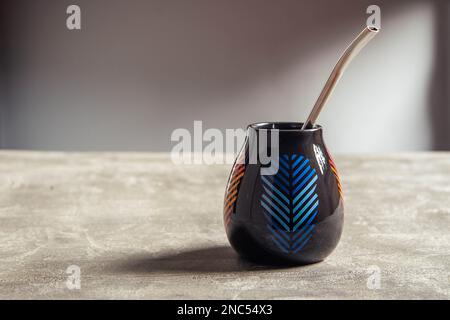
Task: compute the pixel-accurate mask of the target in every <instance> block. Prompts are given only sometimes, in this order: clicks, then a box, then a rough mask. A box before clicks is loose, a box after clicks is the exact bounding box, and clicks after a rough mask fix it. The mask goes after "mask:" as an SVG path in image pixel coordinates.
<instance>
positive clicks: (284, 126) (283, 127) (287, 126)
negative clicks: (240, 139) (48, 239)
mask: <svg viewBox="0 0 450 320" xmlns="http://www.w3.org/2000/svg"><path fill="white" fill-rule="evenodd" d="M302 126H303V123H302V122H257V123H253V124H251V125H249V127H250V128H252V129H254V130H260V129H265V130H273V129H276V130H280V131H305V132H312V131H318V130H320V129H322V127H321V126H320V125H317V124H316V125H314V126H313V127H312V128H311V129H305V130H301V129H302Z"/></svg>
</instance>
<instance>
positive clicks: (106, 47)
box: [0, 0, 450, 153]
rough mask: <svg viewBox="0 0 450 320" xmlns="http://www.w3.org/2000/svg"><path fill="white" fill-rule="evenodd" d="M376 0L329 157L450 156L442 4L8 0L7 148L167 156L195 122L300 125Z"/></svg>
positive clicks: (0, 128) (0, 129) (337, 102)
mask: <svg viewBox="0 0 450 320" xmlns="http://www.w3.org/2000/svg"><path fill="white" fill-rule="evenodd" d="M69 4H78V5H80V7H81V9H82V30H81V31H69V30H67V29H66V26H65V20H66V17H67V16H66V13H65V11H66V8H67V6H68V5H69ZM370 4H378V5H379V6H380V7H381V9H382V31H381V33H380V34H379V35H378V36H377V37H376V38H375V39H374V40H373V42H371V43H370V44H369V45H368V46H367V47H366V49H365V50H364V51H363V52H362V53H361V54H360V56H358V57H357V59H356V60H355V61H354V63H353V64H352V65H351V66H350V67H349V69H348V70H347V73H346V74H345V75H344V77H343V78H342V80H341V82H340V84H339V86H338V88H337V90H336V91H335V93H334V95H333V97H332V99H331V100H330V102H329V105H328V106H327V108H326V109H325V110H324V112H323V114H322V115H321V117H320V119H319V123H320V124H322V125H323V126H324V127H325V138H326V141H327V144H328V146H329V148H330V149H331V150H333V151H334V152H339V153H342V152H388V151H408V150H430V149H446V150H450V110H449V109H450V106H449V104H450V103H449V101H450V99H449V84H450V82H449V73H450V67H449V56H450V50H449V43H450V25H449V20H450V18H449V17H450V6H449V4H448V2H447V1H440V0H430V1H426V0H423V1H401V0H398V1H377V2H373V1H361V0H349V1H345V2H344V1H332V0H314V1H300V0H277V1H275V0H268V1H261V0H239V1H234V0H228V1H226V0H215V1H211V0H186V1H182V0H179V1H172V0H151V1H137V0H132V1H130V0H127V1H125V0H122V1H112V0H107V1H106V0H78V1H70V2H69V1H61V0H53V1H48V0H41V1H23V0H19V1H17V0H16V1H11V0H8V1H2V4H0V6H1V7H2V11H1V14H2V17H1V18H2V19H0V20H1V22H0V23H1V25H0V27H1V30H0V37H1V52H0V54H1V59H0V68H1V69H0V70H1V73H0V74H1V78H0V81H1V85H2V86H1V89H0V95H1V96H0V119H1V123H0V133H1V137H0V138H1V139H0V143H1V145H0V147H2V148H9V149H42V150H81V151H85V150H86V151H90V150H100V151H103V150H122V151H130V150H133V151H148V150H150V151H165V150H170V149H171V146H172V143H171V142H170V134H171V132H172V131H173V130H174V129H175V128H188V129H191V128H192V126H193V121H194V120H203V121H204V127H205V128H209V127H215V128H220V129H225V128H238V127H245V126H246V125H247V124H248V123H252V122H257V121H303V120H304V119H306V117H307V114H308V112H309V110H310V108H311V107H312V105H313V104H314V102H315V99H316V98H317V96H318V94H319V92H320V90H321V88H322V86H323V84H324V83H325V81H326V79H327V77H328V75H329V72H330V71H331V69H332V67H333V65H334V63H335V61H336V60H337V58H338V57H339V55H340V53H341V52H342V51H343V50H344V49H345V47H346V45H347V44H348V42H349V41H351V40H352V39H353V37H354V36H355V35H356V34H357V33H358V32H359V31H360V29H362V27H363V26H364V24H365V21H366V17H367V15H366V14H365V10H366V8H367V6H368V5H370Z"/></svg>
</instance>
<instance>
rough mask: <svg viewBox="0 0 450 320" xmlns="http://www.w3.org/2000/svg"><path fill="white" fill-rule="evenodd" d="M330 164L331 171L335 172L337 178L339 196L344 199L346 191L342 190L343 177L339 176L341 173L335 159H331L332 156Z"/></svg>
mask: <svg viewBox="0 0 450 320" xmlns="http://www.w3.org/2000/svg"><path fill="white" fill-rule="evenodd" d="M328 156H329V157H330V155H329V154H328ZM328 162H329V164H330V168H331V171H332V172H333V175H334V177H335V179H336V184H337V188H338V192H339V196H340V197H341V199H342V200H344V193H343V191H342V184H341V179H340V178H339V173H338V171H337V168H336V164H335V163H334V161H333V160H332V159H331V157H330V158H329V160H328Z"/></svg>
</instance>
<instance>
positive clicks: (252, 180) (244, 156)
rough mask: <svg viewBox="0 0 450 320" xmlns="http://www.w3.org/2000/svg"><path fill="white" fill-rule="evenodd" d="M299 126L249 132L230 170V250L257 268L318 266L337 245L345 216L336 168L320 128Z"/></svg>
mask: <svg viewBox="0 0 450 320" xmlns="http://www.w3.org/2000/svg"><path fill="white" fill-rule="evenodd" d="M301 126H302V123H299V122H264V123H256V124H252V125H249V126H248V128H247V137H246V139H245V142H244V145H243V147H242V149H241V151H240V153H239V154H238V157H237V159H236V161H235V163H234V165H233V168H232V170H231V173H230V177H229V179H228V183H227V188H226V192H225V200H224V224H225V230H226V233H227V237H228V240H229V241H230V243H231V245H232V247H233V248H234V249H235V250H236V251H237V252H238V253H239V254H240V255H241V256H243V257H245V258H247V259H250V260H252V261H254V262H257V263H263V264H284V263H291V264H309V263H315V262H319V261H322V260H324V259H325V258H326V257H327V256H328V255H329V254H330V253H331V252H332V251H333V250H334V248H335V247H336V246H337V244H338V242H339V239H340V236H341V233H342V227H343V217H344V210H343V195H342V187H341V183H340V179H339V175H338V172H337V169H336V165H335V163H334V161H333V159H332V158H331V155H330V153H329V152H328V150H327V148H326V146H325V143H324V141H323V136H322V127H320V126H314V127H313V128H312V129H306V130H301ZM268 159H269V160H270V161H269V162H268V161H267V160H268ZM269 168H270V170H269Z"/></svg>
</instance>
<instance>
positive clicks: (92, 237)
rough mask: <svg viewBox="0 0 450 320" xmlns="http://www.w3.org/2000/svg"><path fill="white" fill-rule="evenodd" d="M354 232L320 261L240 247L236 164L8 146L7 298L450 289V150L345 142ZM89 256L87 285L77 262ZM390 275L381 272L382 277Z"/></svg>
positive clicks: (1, 170) (1, 222) (1, 155)
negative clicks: (292, 261)
mask: <svg viewBox="0 0 450 320" xmlns="http://www.w3.org/2000/svg"><path fill="white" fill-rule="evenodd" d="M336 163H337V165H338V167H339V169H340V172H341V176H342V182H343V188H344V195H345V210H346V211H345V225H344V233H343V236H342V239H341V242H340V244H339V245H338V247H337V249H336V250H335V251H334V252H333V253H332V254H331V256H329V257H328V259H327V260H325V261H324V262H322V263H318V264H315V265H309V266H305V267H291V268H273V267H272V268H266V267H263V266H257V265H252V264H250V263H248V262H246V261H243V260H241V259H239V258H238V257H237V256H236V254H235V253H234V251H233V250H232V249H231V248H230V247H229V245H228V242H227V239H226V236H225V232H224V228H223V225H222V201H223V194H224V189H225V183H226V180H227V177H228V173H229V169H230V166H229V165H221V166H218V165H216V166H200V165H190V166H180V165H173V164H172V163H171V161H170V160H169V157H168V155H165V154H147V153H141V154H139V153H132V154H129V153H118V154H116V153H86V154H79V153H75V154H74V153H42V152H12V151H1V152H0V298H27V299H28V298H40V299H51V298H70V299H77V298H89V299H91V298H106V299H108V298H138V299H141V298H150V299H151V298H163V299H166V298H169V299H170V298H182V299H183V298H191V299H211V298H233V299H266V298H267V299H286V298H288V299H290V298H306V299H317V298H331V299H347V298H357V299H361V298H370V299H373V298H387V299H391V298H413V299H418V298H425V299H431V298H438V299H449V298H450V153H417V154H398V155H379V156H377V155H371V156H340V157H339V156H337V157H336ZM70 265H76V266H79V267H80V270H81V282H80V283H81V288H80V289H79V290H77V289H73V290H70V289H69V288H68V287H67V285H66V280H67V277H68V276H69V275H68V274H66V269H67V268H68V267H69V266H70ZM378 275H379V279H380V282H379V284H380V286H379V287H378V286H377V281H376V279H377V276H378Z"/></svg>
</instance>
